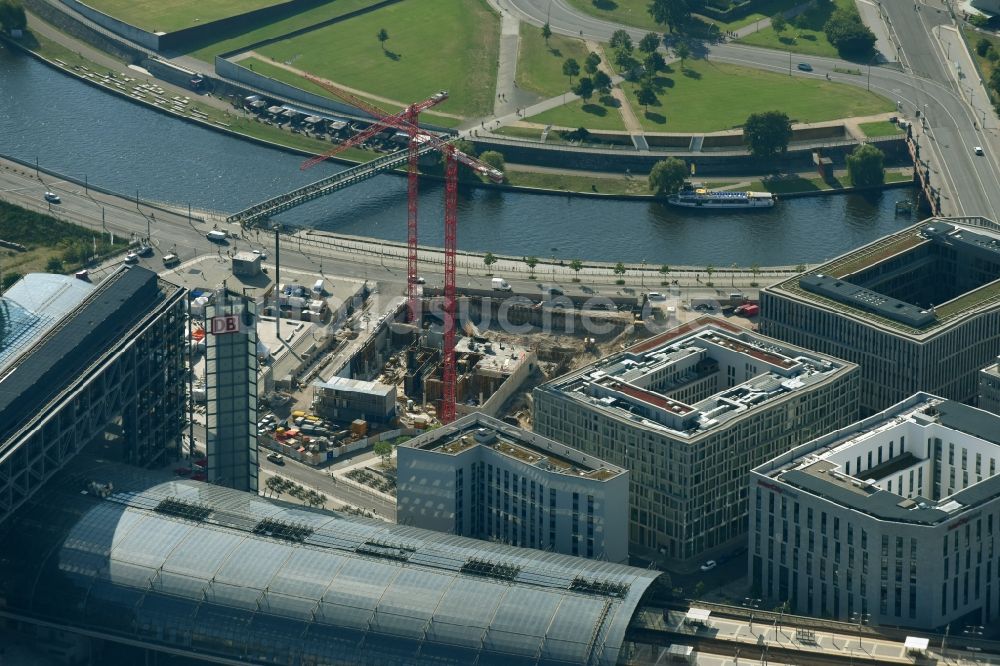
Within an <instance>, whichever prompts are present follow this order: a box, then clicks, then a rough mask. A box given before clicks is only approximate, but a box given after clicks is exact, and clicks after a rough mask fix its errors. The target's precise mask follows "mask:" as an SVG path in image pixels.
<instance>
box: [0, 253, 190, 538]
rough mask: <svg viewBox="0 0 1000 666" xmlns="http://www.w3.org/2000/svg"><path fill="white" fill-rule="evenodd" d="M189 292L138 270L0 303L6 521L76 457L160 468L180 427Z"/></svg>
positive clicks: (42, 286)
mask: <svg viewBox="0 0 1000 666" xmlns="http://www.w3.org/2000/svg"><path fill="white" fill-rule="evenodd" d="M185 294H186V292H185V290H184V289H181V288H180V287H177V286H175V285H172V284H170V283H168V282H165V281H163V280H160V279H159V278H157V276H156V274H155V273H153V272H151V271H148V270H146V269H144V268H141V267H138V266H123V267H121V268H119V269H117V270H116V271H114V272H113V273H111V274H110V275H108V276H107V277H105V278H104V279H103V280H101V282H100V283H98V284H97V285H91V284H89V283H86V282H83V281H81V280H77V279H74V278H72V277H66V276H62V275H47V274H40V273H32V274H30V275H27V276H25V277H24V278H22V279H21V281H19V282H18V283H17V284H15V285H14V286H12V287H11V288H10V289H8V290H7V291H6V292H5V293H4V295H3V297H2V298H0V521H3V520H4V519H5V518H6V517H7V516H8V515H9V514H10V513H11V512H12V511H13V510H14V509H16V508H17V507H18V506H19V505H20V504H22V503H23V502H24V501H25V500H27V499H28V497H30V496H31V494H32V493H34V492H36V491H37V490H38V488H39V487H40V486H41V485H42V484H44V483H45V481H46V480H47V479H49V478H50V477H51V476H52V475H53V474H55V473H56V472H57V471H59V469H60V468H61V467H62V466H63V465H65V464H66V463H67V462H68V461H69V460H70V459H71V458H73V456H75V455H76V454H77V453H78V452H79V451H80V450H81V449H83V448H84V447H85V446H87V445H88V444H91V443H96V444H99V445H100V446H102V451H103V455H104V456H106V458H107V459H110V460H122V461H125V462H129V463H131V464H136V465H146V464H150V463H161V464H162V463H165V462H167V461H169V460H171V459H176V458H177V457H178V456H179V455H180V437H181V434H182V432H183V428H184V424H185V401H184V386H185V381H184V359H185V348H184V297H185Z"/></svg>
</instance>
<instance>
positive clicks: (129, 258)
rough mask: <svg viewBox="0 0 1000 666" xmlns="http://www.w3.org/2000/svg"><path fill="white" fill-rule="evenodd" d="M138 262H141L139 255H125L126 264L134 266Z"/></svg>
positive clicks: (132, 253)
mask: <svg viewBox="0 0 1000 666" xmlns="http://www.w3.org/2000/svg"><path fill="white" fill-rule="evenodd" d="M138 261H139V255H138V254H136V253H135V252H129V253H128V254H126V255H125V263H126V264H134V263H137V262H138Z"/></svg>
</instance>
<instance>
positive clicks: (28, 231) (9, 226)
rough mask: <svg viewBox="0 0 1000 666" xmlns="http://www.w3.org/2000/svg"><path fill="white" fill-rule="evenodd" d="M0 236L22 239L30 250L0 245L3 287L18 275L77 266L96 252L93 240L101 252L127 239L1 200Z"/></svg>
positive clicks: (115, 248)
mask: <svg viewBox="0 0 1000 666" xmlns="http://www.w3.org/2000/svg"><path fill="white" fill-rule="evenodd" d="M0 238H3V239H4V240H7V241H11V242H13V243H20V244H21V245H24V246H25V247H26V248H27V252H17V251H14V250H8V249H6V248H0V257H2V262H3V266H4V285H3V286H4V288H6V287H7V286H9V285H8V283H10V282H13V280H14V279H15V276H16V275H18V274H20V275H26V274H28V273H31V272H37V271H47V272H51V273H68V272H72V271H75V270H78V269H79V268H80V267H81V266H83V265H84V264H85V262H86V260H87V259H88V258H89V257H90V256H91V255H93V254H94V244H95V242H96V245H97V253H98V255H100V256H108V255H109V254H114V253H115V252H119V251H121V250H124V249H125V247H126V245H127V243H126V242H125V240H124V239H122V238H118V237H116V238H115V242H114V244H113V245H112V243H111V239H110V237H109V236H108V235H106V234H103V233H99V232H96V231H93V230H92V229H86V228H84V227H79V226H76V225H75V224H69V223H68V222H63V221H61V220H57V219H56V218H54V217H51V216H49V215H43V214H40V213H35V212H33V211H29V210H26V209H24V208H21V207H20V206H15V205H13V204H9V203H6V202H4V201H0Z"/></svg>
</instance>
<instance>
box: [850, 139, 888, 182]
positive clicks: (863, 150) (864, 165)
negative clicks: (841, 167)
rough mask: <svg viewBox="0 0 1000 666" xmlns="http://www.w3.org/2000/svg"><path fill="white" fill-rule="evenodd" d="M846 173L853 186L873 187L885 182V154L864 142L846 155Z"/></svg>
mask: <svg viewBox="0 0 1000 666" xmlns="http://www.w3.org/2000/svg"><path fill="white" fill-rule="evenodd" d="M847 173H848V174H849V175H850V177H851V183H852V184H853V185H854V186H855V187H874V186H875V185H881V184H882V183H884V182H885V154H884V153H883V152H882V151H881V150H879V149H878V148H876V147H875V146H873V145H871V144H870V143H865V144H862V145H860V146H858V147H857V148H855V149H854V151H853V152H852V153H851V154H850V155H848V156H847Z"/></svg>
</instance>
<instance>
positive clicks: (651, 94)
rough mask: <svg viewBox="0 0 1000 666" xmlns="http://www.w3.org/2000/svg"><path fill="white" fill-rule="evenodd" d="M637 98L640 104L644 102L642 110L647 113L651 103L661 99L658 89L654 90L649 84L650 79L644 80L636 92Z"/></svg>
mask: <svg viewBox="0 0 1000 666" xmlns="http://www.w3.org/2000/svg"><path fill="white" fill-rule="evenodd" d="M635 99H636V101H637V102H639V104H642V110H643V111H645V112H647V113H648V112H649V105H650V104H656V103H657V102H658V101H659V100H658V99H657V97H656V91H655V90H653V86H651V85H650V84H649V81H643V82H642V85H641V86H640V87H639V91H638V92H637V93H636V94H635Z"/></svg>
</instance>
